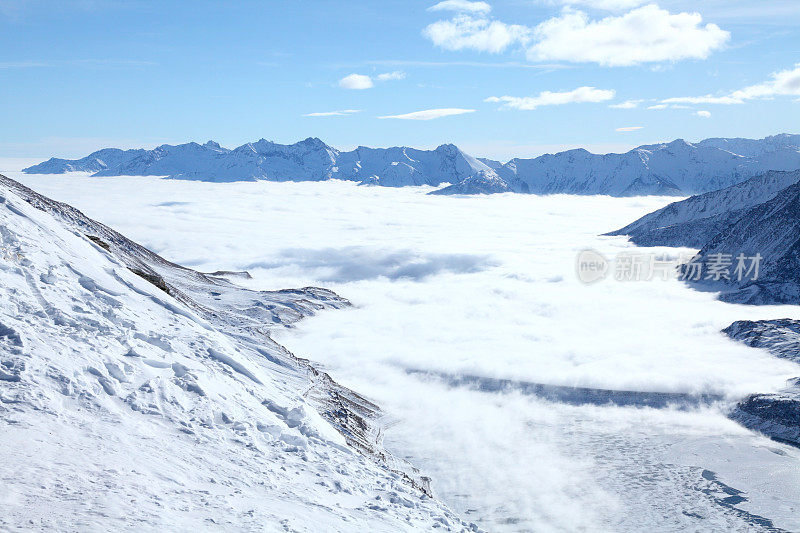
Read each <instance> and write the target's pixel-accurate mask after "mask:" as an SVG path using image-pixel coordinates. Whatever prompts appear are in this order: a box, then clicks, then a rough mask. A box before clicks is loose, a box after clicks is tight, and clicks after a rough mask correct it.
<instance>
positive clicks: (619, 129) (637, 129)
mask: <svg viewBox="0 0 800 533" xmlns="http://www.w3.org/2000/svg"><path fill="white" fill-rule="evenodd" d="M642 128H644V126H625V127H623V128H617V129H615V130H614V131H618V132H620V133H626V132H629V131H639V130H640V129H642Z"/></svg>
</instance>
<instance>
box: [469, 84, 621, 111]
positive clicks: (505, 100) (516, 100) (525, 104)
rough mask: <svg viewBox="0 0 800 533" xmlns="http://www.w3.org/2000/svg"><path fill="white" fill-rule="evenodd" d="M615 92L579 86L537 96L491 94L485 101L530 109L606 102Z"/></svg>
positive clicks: (544, 92)
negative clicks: (570, 89) (569, 89)
mask: <svg viewBox="0 0 800 533" xmlns="http://www.w3.org/2000/svg"><path fill="white" fill-rule="evenodd" d="M615 94H616V93H615V91H613V90H606V89H596V88H594V87H578V88H577V89H575V90H572V91H565V92H551V91H543V92H541V93H539V94H538V95H536V96H490V97H489V98H487V99H486V100H484V101H485V102H490V103H502V104H503V106H502V107H504V108H508V109H521V110H525V111H530V110H533V109H536V108H538V107H542V106H551V105H564V104H576V103H596V102H606V101H608V100H611V99H612V98H614V95H615Z"/></svg>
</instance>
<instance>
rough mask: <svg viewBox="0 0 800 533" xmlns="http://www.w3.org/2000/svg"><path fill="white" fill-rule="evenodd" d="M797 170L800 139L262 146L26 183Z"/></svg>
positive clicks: (585, 180) (158, 152)
mask: <svg viewBox="0 0 800 533" xmlns="http://www.w3.org/2000/svg"><path fill="white" fill-rule="evenodd" d="M798 168H800V135H789V134H783V135H775V136H772V137H766V138H764V139H757V140H756V139H707V140H705V141H700V142H698V143H689V142H686V141H684V140H682V139H678V140H675V141H673V142H670V143H662V144H654V145H644V146H640V147H638V148H635V149H633V150H631V151H629V152H627V153H624V154H602V155H598V154H592V153H589V152H588V151H586V150H582V149H581V150H569V151H566V152H560V153H557V154H546V155H543V156H540V157H536V158H532V159H522V158H515V159H512V160H511V161H508V162H507V163H505V164H500V163H499V162H497V161H492V160H490V159H476V158H473V157H472V156H469V155H467V154H466V153H464V152H463V151H462V150H460V149H459V148H458V147H456V146H454V145H452V144H444V145H442V146H439V147H438V148H436V149H435V150H417V149H414V148H407V147H393V148H366V147H363V146H360V147H358V148H356V149H355V150H352V151H349V152H346V151H339V150H337V149H335V148H333V147H331V146H328V145H327V144H325V143H324V142H322V141H321V140H320V139H317V138H308V139H305V140H303V141H300V142H297V143H295V144H291V145H284V144H278V143H274V142H270V141H266V140H264V139H261V140H260V141H257V142H254V143H247V144H244V145H242V146H239V147H238V148H235V149H233V150H229V149H227V148H222V147H221V146H220V145H219V144H217V143H215V142H213V141H209V142H207V143H205V144H202V145H201V144H197V143H187V144H181V145H177V146H172V145H166V144H165V145H162V146H159V147H158V148H155V149H153V150H127V151H122V150H116V149H104V150H99V151H97V152H94V153H92V154H90V155H88V156H86V157H84V158H82V159H77V160H66V159H57V158H52V159H50V160H48V161H45V162H43V163H40V164H38V165H34V166H32V167H29V168H27V169H26V170H25V171H26V172H28V173H31V174H37V173H38V174H60V173H64V172H72V171H82V172H92V173H95V175H97V176H171V177H174V178H181V179H191V180H204V181H221V182H226V181H238V180H270V181H323V180H328V179H342V180H350V181H357V182H360V183H364V184H372V185H384V186H390V187H400V186H408V185H432V186H438V185H441V184H444V183H450V184H452V186H450V187H446V188H443V189H442V190H441V193H440V194H490V193H496V192H506V191H513V192H520V193H533V194H558V193H564V194H581V195H591V194H605V195H610V196H637V195H689V194H697V193H702V192H707V191H713V190H717V189H721V188H724V187H728V186H730V185H733V184H736V183H739V182H741V181H744V180H746V179H748V178H751V177H753V176H755V175H758V174H761V173H763V172H767V171H769V170H797V169H798Z"/></svg>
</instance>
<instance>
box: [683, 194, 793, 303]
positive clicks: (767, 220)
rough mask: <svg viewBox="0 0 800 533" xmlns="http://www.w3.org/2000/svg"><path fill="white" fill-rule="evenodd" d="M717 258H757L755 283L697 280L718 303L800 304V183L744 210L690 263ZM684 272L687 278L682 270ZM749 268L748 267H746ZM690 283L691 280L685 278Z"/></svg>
mask: <svg viewBox="0 0 800 533" xmlns="http://www.w3.org/2000/svg"><path fill="white" fill-rule="evenodd" d="M717 254H724V255H729V256H732V258H733V261H734V265H732V266H731V268H734V266H735V258H736V256H738V255H739V254H744V255H745V256H746V257H754V256H756V254H759V255H760V256H761V261H760V265H759V273H758V277H757V279H752V277H753V276H743V279H741V280H739V279H738V277H734V276H733V275H730V276H729V277H730V279H725V278H724V277H723V278H721V279H719V280H714V279H712V280H708V279H706V276H705V275H704V276H702V278H701V279H700V280H698V281H697V282H696V283H697V284H698V285H701V286H707V287H709V288H711V289H713V290H719V291H721V292H722V294H721V295H720V299H722V300H725V301H729V302H737V303H745V304H756V305H763V304H778V303H782V304H783V303H787V304H797V303H800V183H796V184H794V185H791V186H789V187H787V188H785V189H783V190H782V191H780V192H778V193H777V195H775V197H774V198H772V199H771V200H768V201H766V202H764V203H762V204H759V205H757V206H755V207H751V208H750V209H744V210H741V211H740V216H738V218H737V219H736V220H735V221H734V222H733V223H731V224H729V225H728V226H726V227H725V228H724V229H723V230H722V231H721V232H719V233H718V234H717V235H716V236H715V237H714V238H712V239H711V240H710V241H709V242H708V243H706V244H705V245H704V246H703V247H702V249H701V250H700V252H698V254H697V256H696V257H695V258H694V260H693V261H694V262H695V263H701V264H704V265H706V264H708V263H709V262H713V260H714V257H717V258H719V257H720V256H719V255H717ZM682 268H684V272H687V270H686V269H687V268H688V267H686V266H684V267H682ZM748 268H749V264H748ZM690 277H691V276H690Z"/></svg>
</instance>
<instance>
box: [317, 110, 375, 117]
mask: <svg viewBox="0 0 800 533" xmlns="http://www.w3.org/2000/svg"><path fill="white" fill-rule="evenodd" d="M356 113H361V110H360V109H342V110H341V111H323V112H317V113H306V114H305V115H303V116H304V117H344V116H348V115H355V114H356Z"/></svg>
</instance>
